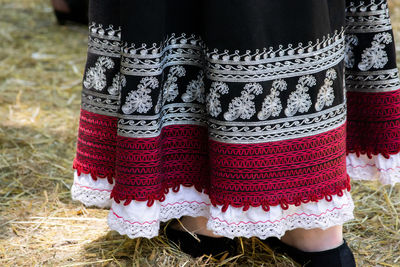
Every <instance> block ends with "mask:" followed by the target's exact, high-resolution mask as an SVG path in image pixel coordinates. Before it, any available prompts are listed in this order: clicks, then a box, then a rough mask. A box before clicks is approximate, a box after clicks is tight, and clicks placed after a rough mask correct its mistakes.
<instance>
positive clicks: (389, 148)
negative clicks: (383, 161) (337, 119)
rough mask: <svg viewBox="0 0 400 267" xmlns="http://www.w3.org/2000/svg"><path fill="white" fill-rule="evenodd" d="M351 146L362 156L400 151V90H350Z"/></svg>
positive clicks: (348, 131) (348, 143)
mask: <svg viewBox="0 0 400 267" xmlns="http://www.w3.org/2000/svg"><path fill="white" fill-rule="evenodd" d="M347 106H348V109H347V112H348V116H347V150H346V154H347V155H348V154H349V153H355V154H356V155H357V156H358V157H359V156H360V155H361V154H366V155H367V156H368V158H372V155H378V154H382V155H383V156H384V157H385V158H389V157H390V155H393V154H397V153H399V152H400V90H396V91H392V92H381V93H360V92H347Z"/></svg>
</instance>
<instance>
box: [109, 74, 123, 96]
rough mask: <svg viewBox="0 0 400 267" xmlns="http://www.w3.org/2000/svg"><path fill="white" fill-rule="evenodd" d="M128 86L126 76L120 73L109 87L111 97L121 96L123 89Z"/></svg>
mask: <svg viewBox="0 0 400 267" xmlns="http://www.w3.org/2000/svg"><path fill="white" fill-rule="evenodd" d="M125 85H126V78H125V76H124V75H122V74H121V73H120V72H118V73H117V74H116V75H115V76H114V78H113V81H112V84H111V86H110V87H108V89H107V91H108V92H109V93H110V94H111V95H119V94H120V92H121V87H123V86H125Z"/></svg>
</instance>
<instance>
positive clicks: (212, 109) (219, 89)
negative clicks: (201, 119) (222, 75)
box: [206, 82, 229, 117]
mask: <svg viewBox="0 0 400 267" xmlns="http://www.w3.org/2000/svg"><path fill="white" fill-rule="evenodd" d="M228 92H229V87H228V85H227V84H226V83H224V82H213V83H211V88H210V93H209V94H208V95H207V98H206V102H207V104H206V108H207V112H208V113H209V114H210V115H211V116H213V117H217V116H218V115H219V114H220V113H221V111H222V108H221V102H220V101H219V98H220V96H221V95H220V94H223V95H225V94H227V93H228Z"/></svg>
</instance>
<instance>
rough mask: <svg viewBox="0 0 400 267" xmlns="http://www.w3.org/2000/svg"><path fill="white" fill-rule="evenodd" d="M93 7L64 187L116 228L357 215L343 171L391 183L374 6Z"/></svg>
mask: <svg viewBox="0 0 400 267" xmlns="http://www.w3.org/2000/svg"><path fill="white" fill-rule="evenodd" d="M89 17H90V26H89V30H90V32H89V48H88V57H87V63H86V68H85V74H84V77H83V90H82V110H81V118H80V125H79V135H78V144H77V156H76V158H75V160H74V168H75V169H76V172H75V179H74V185H73V187H72V194H73V198H74V199H77V200H80V201H82V202H83V203H85V204H86V205H95V206H99V207H108V206H111V209H110V215H109V218H108V219H109V224H110V227H111V228H112V229H115V230H117V231H119V232H120V233H121V234H127V235H128V236H130V237H132V238H133V237H137V236H144V237H152V236H155V235H157V234H158V227H159V223H160V221H167V220H169V219H171V218H179V217H181V216H184V215H189V216H205V217H207V218H208V219H209V223H208V227H209V228H210V229H212V230H213V231H214V232H215V233H217V234H220V235H224V236H228V237H234V236H247V237H250V236H258V237H261V238H266V237H268V236H278V237H280V236H282V235H283V234H284V232H285V231H287V230H290V229H294V228H299V227H301V228H307V229H309V228H327V227H330V226H333V225H337V224H342V223H344V222H346V221H348V220H349V219H351V218H352V216H353V215H352V210H353V202H352V200H351V196H350V194H349V191H350V177H349V174H350V176H353V177H354V178H360V176H361V175H360V173H362V174H363V177H364V178H367V179H368V177H371V179H372V178H374V177H375V178H376V177H378V178H380V179H381V180H382V181H383V182H387V183H394V182H395V181H396V179H397V178H396V177H398V176H397V174H396V173H387V172H386V173H384V174H381V172H380V171H379V170H380V169H382V168H380V167H381V166H385V167H388V168H391V167H395V166H393V165H396V164H397V163H395V162H397V153H398V151H399V146H400V139H399V127H398V122H399V118H400V102H399V100H400V98H399V92H400V91H398V89H399V79H398V72H397V66H396V58H395V47H394V42H393V34H392V30H391V24H390V19H389V13H388V7H387V3H386V1H380V2H374V1H344V0H334V1H330V0H303V1H287V0H279V1H265V0H246V1H243V0H218V1H211V0H201V1H200V0H191V1H184V0H146V1H130V0H129V1H128V0H121V1H115V0H103V1H91V3H90V12H89ZM350 104H351V105H350ZM346 161H347V163H346ZM399 165H400V164H399ZM357 166H364V167H365V168H363V169H362V170H363V172H360V168H361V167H357ZM371 166H374V168H369V167H371ZM375 167H376V169H375ZM392 169H393V168H392ZM364 174H365V175H364ZM110 197H111V199H110Z"/></svg>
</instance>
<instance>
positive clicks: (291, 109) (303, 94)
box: [285, 75, 316, 117]
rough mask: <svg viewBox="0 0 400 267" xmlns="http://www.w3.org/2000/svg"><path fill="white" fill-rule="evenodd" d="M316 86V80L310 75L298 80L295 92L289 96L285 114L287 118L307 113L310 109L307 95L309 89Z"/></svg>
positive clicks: (309, 99) (309, 100)
mask: <svg viewBox="0 0 400 267" xmlns="http://www.w3.org/2000/svg"><path fill="white" fill-rule="evenodd" d="M315 84H316V79H315V77H314V76H312V75H305V76H302V77H300V78H299V82H298V84H297V85H296V91H294V92H292V93H291V94H290V96H289V99H288V103H287V107H286V109H285V114H286V116H288V117H291V116H293V115H294V114H296V113H297V112H301V113H304V112H307V111H308V110H309V108H310V107H311V98H310V95H308V94H307V92H308V89H309V87H311V86H314V85H315Z"/></svg>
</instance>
